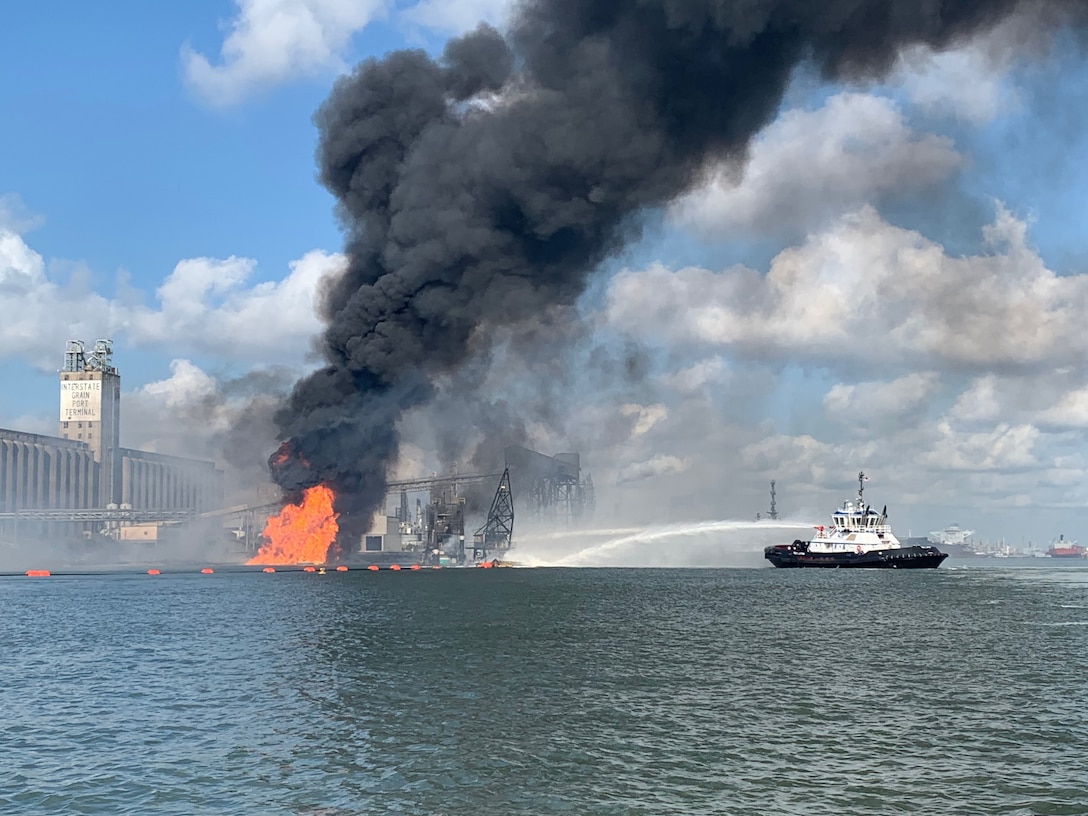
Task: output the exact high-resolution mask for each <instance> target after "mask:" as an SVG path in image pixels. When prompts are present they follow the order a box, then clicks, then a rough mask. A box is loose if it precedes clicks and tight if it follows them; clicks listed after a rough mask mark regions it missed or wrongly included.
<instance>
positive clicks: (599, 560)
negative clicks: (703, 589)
mask: <svg viewBox="0 0 1088 816" xmlns="http://www.w3.org/2000/svg"><path fill="white" fill-rule="evenodd" d="M812 527H813V525H812V524H811V523H810V522H801V521H796V522H795V521H770V520H766V521H728V520H722V521H700V522H688V523H683V524H669V525H662V526H655V527H646V528H626V529H621V530H615V529H613V530H589V531H586V530H571V531H570V532H568V533H566V534H555V533H553V534H549V535H547V536H540V537H534V538H530V539H528V540H525V541H521V542H519V543H518V545H517V548H516V550H515V551H514V552H512V553H511V558H512V560H514V561H517V562H520V563H522V564H525V565H527V566H538V567H545V566H552V567H756V566H763V565H764V564H765V563H766V562H765V561H764V559H763V548H764V547H766V546H768V545H771V544H780V543H788V541H790V540H792V538H793V536H791V535H790V531H797V530H811V529H812ZM602 537H605V540H604V541H600V540H599V539H600V538H602ZM547 539H552V540H556V539H559V540H560V541H561V544H562V545H566V546H564V547H562V549H563V550H564V551H563V552H557V551H556V550H555V546H554V544H551V545H550V546H549V545H548V544H546V543H545V542H546V540H547ZM592 539H598V540H597V541H595V542H592V543H591V541H592ZM571 545H574V546H575V547H578V548H579V549H576V550H574V551H573V552H571Z"/></svg>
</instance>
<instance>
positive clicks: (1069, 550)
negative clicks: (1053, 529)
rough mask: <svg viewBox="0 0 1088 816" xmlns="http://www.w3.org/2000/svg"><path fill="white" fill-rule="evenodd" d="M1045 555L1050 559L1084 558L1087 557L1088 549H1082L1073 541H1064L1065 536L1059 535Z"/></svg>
mask: <svg viewBox="0 0 1088 816" xmlns="http://www.w3.org/2000/svg"><path fill="white" fill-rule="evenodd" d="M1046 554H1047V555H1049V556H1050V557H1051V558H1084V557H1085V556H1086V555H1088V547H1082V546H1081V545H1080V544H1078V543H1077V542H1075V541H1066V540H1065V536H1064V535H1060V536H1058V540H1057V541H1055V542H1054V543H1053V544H1052V545H1051V547H1050V549H1049V550H1047V551H1046Z"/></svg>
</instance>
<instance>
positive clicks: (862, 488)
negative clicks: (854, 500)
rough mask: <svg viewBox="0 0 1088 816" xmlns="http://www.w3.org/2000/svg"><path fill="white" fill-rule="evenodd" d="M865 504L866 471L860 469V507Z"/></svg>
mask: <svg viewBox="0 0 1088 816" xmlns="http://www.w3.org/2000/svg"><path fill="white" fill-rule="evenodd" d="M864 506H865V471H864V470H859V471H858V507H864Z"/></svg>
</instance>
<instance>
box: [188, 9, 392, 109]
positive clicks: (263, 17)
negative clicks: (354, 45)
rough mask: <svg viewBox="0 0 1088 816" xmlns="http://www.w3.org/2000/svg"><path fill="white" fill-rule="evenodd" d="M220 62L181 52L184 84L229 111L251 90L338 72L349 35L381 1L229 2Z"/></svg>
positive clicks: (367, 19)
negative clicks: (233, 10) (230, 16)
mask: <svg viewBox="0 0 1088 816" xmlns="http://www.w3.org/2000/svg"><path fill="white" fill-rule="evenodd" d="M234 2H235V5H236V6H237V13H236V15H235V17H234V18H233V19H232V20H231V21H230V22H229V23H228V24H227V25H226V28H227V30H228V33H227V35H226V38H225V39H224V40H223V45H222V49H221V52H220V56H219V60H218V61H213V60H209V59H208V58H207V57H206V56H205V55H203V54H201V53H198V52H196V51H194V50H193V49H192V48H191V47H189V46H188V45H186V46H183V47H182V49H181V61H182V68H183V71H184V75H185V80H186V82H187V83H188V85H189V86H190V88H192V90H193V91H194V92H195V93H196V94H198V95H199V96H200V97H201V98H202V99H204V100H205V101H207V102H208V103H210V104H212V105H216V106H229V105H233V104H235V103H237V102H239V101H240V100H242V99H243V98H244V97H245V96H246V95H248V94H249V93H251V92H252V91H254V90H258V89H261V88H267V87H270V86H273V85H278V84H280V83H283V82H286V81H289V80H292V79H295V78H297V77H303V76H308V75H312V74H314V73H316V72H320V71H326V70H337V69H340V68H342V67H343V64H344V55H345V51H346V49H347V46H348V44H349V43H350V42H351V38H352V36H353V35H354V34H355V33H356V32H357V31H359V30H361V29H362V28H363V27H364V26H366V25H367V23H369V22H371V21H372V20H373V19H375V18H376V17H378V16H380V15H382V14H383V13H384V12H385V9H386V5H387V3H386V0H234Z"/></svg>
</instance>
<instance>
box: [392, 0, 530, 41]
mask: <svg viewBox="0 0 1088 816" xmlns="http://www.w3.org/2000/svg"><path fill="white" fill-rule="evenodd" d="M513 8H514V2H513V0H419V2H418V3H415V4H414V5H412V6H409V7H408V8H406V9H405V10H404V12H403V17H404V19H405V20H406V21H408V22H409V23H411V24H412V25H417V26H419V27H420V28H428V29H431V30H434V31H439V32H442V33H446V34H460V33H462V32H465V31H468V30H469V29H472V28H475V27H476V24H477V23H479V22H487V23H490V24H491V25H493V26H496V27H501V26H502V25H503V24H504V23H505V22H506V20H507V19H508V17H509V15H510V12H511V11H512V10H513Z"/></svg>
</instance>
